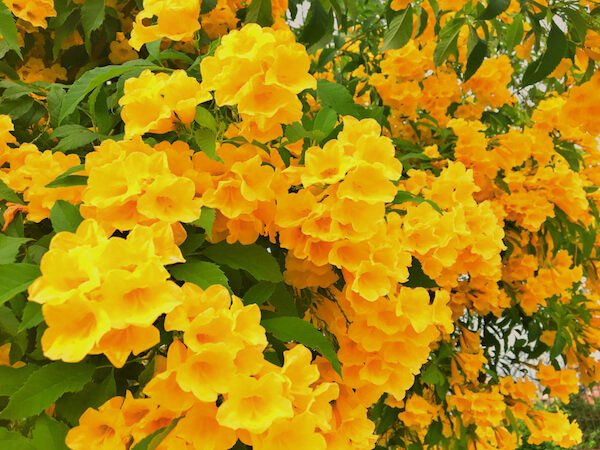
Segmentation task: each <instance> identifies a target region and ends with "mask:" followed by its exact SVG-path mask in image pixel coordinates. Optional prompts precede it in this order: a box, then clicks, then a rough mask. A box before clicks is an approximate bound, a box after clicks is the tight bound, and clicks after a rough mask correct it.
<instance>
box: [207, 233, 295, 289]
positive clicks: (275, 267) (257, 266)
mask: <svg viewBox="0 0 600 450" xmlns="http://www.w3.org/2000/svg"><path fill="white" fill-rule="evenodd" d="M203 254H204V255H205V256H206V257H207V258H208V259H211V260H212V261H214V262H216V263H218V264H223V265H225V266H228V267H231V268H232V269H242V270H245V271H246V272H248V273H249V274H250V275H252V276H253V277H254V278H256V279H257V280H259V281H260V280H262V281H272V282H273V283H279V282H281V281H283V276H282V275H281V269H280V268H279V264H278V263H277V260H276V259H275V257H274V256H273V255H271V253H269V252H268V251H267V249H266V248H264V247H261V246H260V245H258V244H251V245H242V244H239V243H235V244H227V243H226V242H219V243H218V244H215V245H211V246H210V247H208V248H207V249H206V250H204V252H203Z"/></svg>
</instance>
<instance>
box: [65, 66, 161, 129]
mask: <svg viewBox="0 0 600 450" xmlns="http://www.w3.org/2000/svg"><path fill="white" fill-rule="evenodd" d="M155 67H156V66H154V65H152V64H149V63H148V61H144V60H139V59H136V60H134V61H128V62H126V63H124V64H121V65H112V66H104V67H97V68H95V69H92V70H89V71H87V72H85V73H84V74H83V75H82V76H81V77H79V78H78V79H77V81H75V83H73V85H72V86H71V87H70V88H69V90H68V92H67V94H66V95H65V97H64V99H63V102H62V104H61V107H60V114H59V117H58V124H61V123H62V122H63V120H65V118H66V117H67V116H69V115H70V114H71V113H72V112H73V111H75V109H76V108H77V105H78V104H79V103H81V101H82V100H83V99H84V98H85V97H86V96H87V95H88V94H89V93H90V92H92V91H93V90H94V89H96V88H97V87H98V86H101V85H102V84H104V83H106V82H107V81H108V80H110V79H112V78H116V77H119V76H121V75H123V74H126V73H128V72H134V71H142V70H144V69H152V68H155Z"/></svg>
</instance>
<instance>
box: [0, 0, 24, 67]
mask: <svg viewBox="0 0 600 450" xmlns="http://www.w3.org/2000/svg"><path fill="white" fill-rule="evenodd" d="M0 35H2V38H3V40H4V41H5V42H6V43H7V44H8V46H9V48H10V49H11V50H14V51H15V52H16V53H17V55H19V58H21V59H23V55H21V49H20V48H19V33H18V32H17V25H16V23H15V19H14V18H13V15H12V13H11V12H10V10H9V9H8V7H7V6H6V5H5V4H4V2H0Z"/></svg>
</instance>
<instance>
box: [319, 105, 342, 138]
mask: <svg viewBox="0 0 600 450" xmlns="http://www.w3.org/2000/svg"><path fill="white" fill-rule="evenodd" d="M337 120H338V114H337V113H336V112H335V111H334V110H333V109H331V108H329V107H325V108H321V110H320V111H319V112H318V113H317V116H316V117H315V122H314V123H313V132H315V131H317V132H319V133H320V134H321V138H320V139H317V141H319V142H321V141H322V140H323V139H324V138H326V137H327V136H328V135H329V133H331V132H332V131H333V129H334V128H335V125H336V124H337Z"/></svg>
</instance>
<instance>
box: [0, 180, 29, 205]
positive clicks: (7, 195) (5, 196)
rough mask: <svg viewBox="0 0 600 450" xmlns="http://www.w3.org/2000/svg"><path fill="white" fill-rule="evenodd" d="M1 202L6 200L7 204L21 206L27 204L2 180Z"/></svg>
mask: <svg viewBox="0 0 600 450" xmlns="http://www.w3.org/2000/svg"><path fill="white" fill-rule="evenodd" d="M0 200H6V201H7V202H12V203H18V204H20V205H24V204H25V202H24V201H23V200H21V198H20V197H19V196H18V195H17V194H15V192H14V191H13V190H12V189H11V188H9V187H8V186H7V185H6V184H5V183H4V181H2V180H0Z"/></svg>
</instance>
